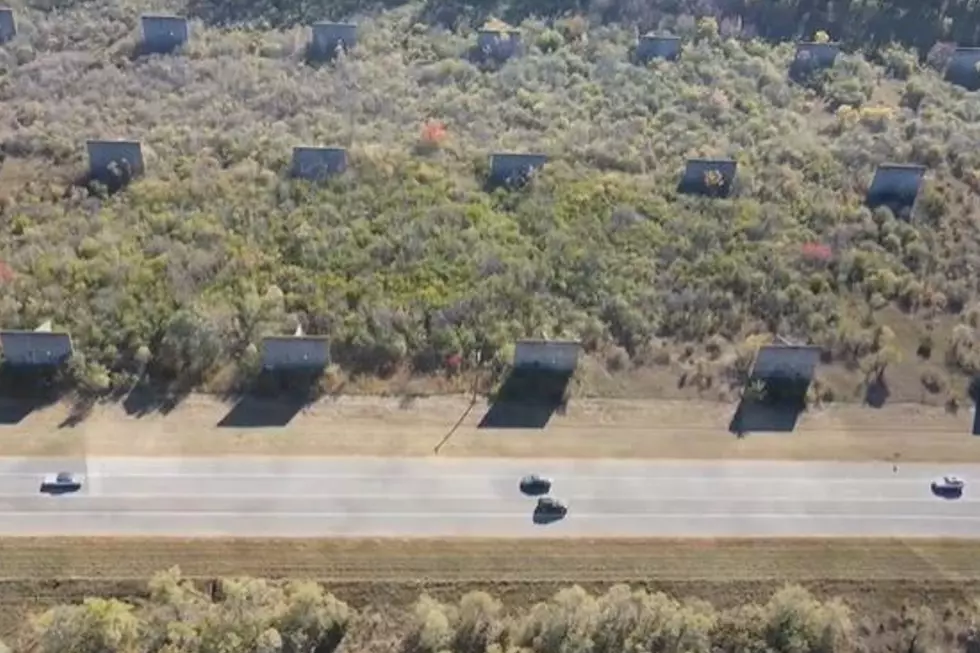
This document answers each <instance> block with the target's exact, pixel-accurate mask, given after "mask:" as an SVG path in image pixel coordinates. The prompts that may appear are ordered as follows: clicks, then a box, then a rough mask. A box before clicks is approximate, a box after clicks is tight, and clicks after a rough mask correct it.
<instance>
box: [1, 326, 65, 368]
mask: <svg viewBox="0 0 980 653" xmlns="http://www.w3.org/2000/svg"><path fill="white" fill-rule="evenodd" d="M0 348H2V349H3V352H2V353H3V359H2V361H3V364H5V365H13V366H16V367H57V366H58V365H62V364H64V363H66V362H67V361H68V359H69V358H71V355H72V343H71V336H70V335H68V334H67V333H56V332H48V331H0Z"/></svg>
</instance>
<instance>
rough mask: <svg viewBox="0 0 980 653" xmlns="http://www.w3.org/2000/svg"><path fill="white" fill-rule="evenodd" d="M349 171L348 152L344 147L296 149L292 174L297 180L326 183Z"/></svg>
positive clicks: (302, 147)
mask: <svg viewBox="0 0 980 653" xmlns="http://www.w3.org/2000/svg"><path fill="white" fill-rule="evenodd" d="M345 170H347V150H345V149H344V148H342V147H306V146H301V147H294V148H293V162H292V167H291V168H290V174H291V175H292V176H293V177H294V178H297V179H306V180H308V181H325V180H326V179H329V178H330V177H333V176H335V175H339V174H342V173H343V172H344V171H345Z"/></svg>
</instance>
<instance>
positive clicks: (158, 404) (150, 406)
mask: <svg viewBox="0 0 980 653" xmlns="http://www.w3.org/2000/svg"><path fill="white" fill-rule="evenodd" d="M190 393H191V387H190V386H189V385H187V384H182V383H170V384H154V383H151V382H148V381H143V382H140V383H137V384H136V385H135V386H133V388H132V389H130V391H129V392H128V393H126V396H125V398H123V400H122V407H123V410H125V411H126V414H127V415H129V416H130V417H145V416H147V415H149V414H151V413H159V414H161V415H168V414H169V413H171V412H172V411H173V410H174V409H175V408H177V406H179V405H180V403H181V402H182V401H183V400H184V399H186V398H187V397H188V395H190Z"/></svg>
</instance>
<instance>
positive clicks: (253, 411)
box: [218, 369, 322, 428]
mask: <svg viewBox="0 0 980 653" xmlns="http://www.w3.org/2000/svg"><path fill="white" fill-rule="evenodd" d="M321 374H322V370H319V369H316V370H303V371H288V372H286V371H271V370H266V371H263V372H261V373H260V374H259V376H258V377H257V378H256V379H255V381H254V382H253V383H252V384H251V385H250V386H249V387H248V388H247V389H246V391H245V392H244V393H242V394H241V395H239V396H238V398H237V400H236V402H235V405H234V406H233V407H232V409H231V411H229V412H228V414H227V415H225V416H224V417H223V418H222V419H221V421H219V422H218V426H220V427H223V428H272V427H283V426H286V425H287V424H289V422H291V421H292V419H293V418H294V417H296V415H298V414H299V413H300V411H302V410H303V409H304V408H306V407H307V406H309V405H310V404H312V403H313V402H314V401H316V399H317V394H318V392H317V389H318V381H319V379H320V376H321Z"/></svg>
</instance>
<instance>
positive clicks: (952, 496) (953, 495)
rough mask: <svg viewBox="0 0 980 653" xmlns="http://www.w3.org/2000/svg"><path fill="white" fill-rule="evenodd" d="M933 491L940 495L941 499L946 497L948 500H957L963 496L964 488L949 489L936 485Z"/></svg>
mask: <svg viewBox="0 0 980 653" xmlns="http://www.w3.org/2000/svg"><path fill="white" fill-rule="evenodd" d="M932 493H933V494H934V495H935V496H937V497H939V498H940V499H945V500H947V501H955V500H956V499H959V498H962V496H963V490H955V489H947V490H944V489H942V488H938V487H934V488H932Z"/></svg>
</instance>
